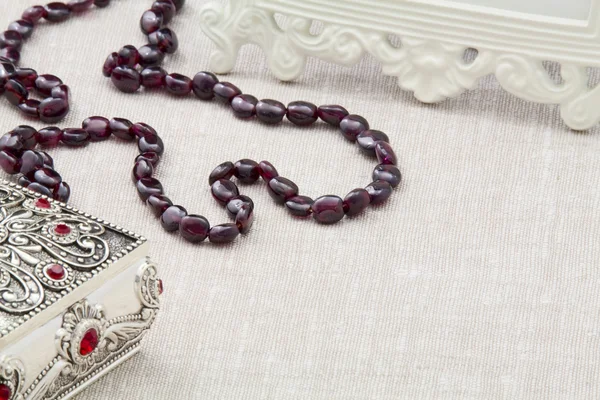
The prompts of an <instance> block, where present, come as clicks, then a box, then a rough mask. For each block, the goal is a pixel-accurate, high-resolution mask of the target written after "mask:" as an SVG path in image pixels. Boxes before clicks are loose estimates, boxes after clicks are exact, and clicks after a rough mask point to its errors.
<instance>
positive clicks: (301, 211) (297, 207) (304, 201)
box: [285, 196, 313, 218]
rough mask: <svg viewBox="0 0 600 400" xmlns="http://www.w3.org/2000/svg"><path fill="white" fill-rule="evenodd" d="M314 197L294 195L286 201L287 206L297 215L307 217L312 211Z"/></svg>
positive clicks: (291, 212)
mask: <svg viewBox="0 0 600 400" xmlns="http://www.w3.org/2000/svg"><path fill="white" fill-rule="evenodd" d="M312 204H313V199H311V198H310V197H308V196H294V197H291V198H290V199H288V200H287V201H286V202H285V208H287V209H288V211H289V212H290V214H292V215H293V216H295V217H301V218H305V217H308V216H310V214H311V213H312V209H311V207H312Z"/></svg>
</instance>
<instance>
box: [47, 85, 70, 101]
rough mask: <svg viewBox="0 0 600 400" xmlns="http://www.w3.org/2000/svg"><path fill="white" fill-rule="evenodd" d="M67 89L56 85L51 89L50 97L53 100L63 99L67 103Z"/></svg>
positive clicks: (68, 91)
mask: <svg viewBox="0 0 600 400" xmlns="http://www.w3.org/2000/svg"><path fill="white" fill-rule="evenodd" d="M69 93H70V90H69V87H68V86H67V85H58V86H55V87H53V88H52V90H51V91H50V96H52V97H54V98H55V99H63V100H65V101H69Z"/></svg>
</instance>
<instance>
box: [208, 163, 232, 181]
mask: <svg viewBox="0 0 600 400" xmlns="http://www.w3.org/2000/svg"><path fill="white" fill-rule="evenodd" d="M234 169H235V166H234V165H233V163H232V162H231V161H225V162H224V163H221V164H219V165H217V166H216V168H215V169H213V170H212V172H211V173H210V175H209V176H208V184H209V185H212V184H213V183H215V182H216V181H218V180H219V179H229V178H231V177H232V176H233V170H234Z"/></svg>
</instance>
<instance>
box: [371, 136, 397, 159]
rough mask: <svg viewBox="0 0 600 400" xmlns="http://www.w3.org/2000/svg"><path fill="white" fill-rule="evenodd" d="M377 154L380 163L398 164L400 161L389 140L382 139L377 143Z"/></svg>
mask: <svg viewBox="0 0 600 400" xmlns="http://www.w3.org/2000/svg"><path fill="white" fill-rule="evenodd" d="M375 154H376V155H377V160H378V161H379V163H380V164H391V165H396V164H397V163H398V159H397V158H396V154H395V153H394V150H393V149H392V146H390V144H389V143H387V142H384V141H381V140H380V141H379V142H377V143H375Z"/></svg>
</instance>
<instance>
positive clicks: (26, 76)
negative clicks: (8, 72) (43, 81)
mask: <svg viewBox="0 0 600 400" xmlns="http://www.w3.org/2000/svg"><path fill="white" fill-rule="evenodd" d="M37 77H38V74H37V72H36V71H35V70H34V69H31V68H19V69H17V70H16V71H15V73H14V74H13V75H12V77H11V78H12V79H14V80H15V81H17V82H20V83H21V84H22V85H23V86H25V87H26V88H31V87H33V86H34V85H35V80H36V79H37Z"/></svg>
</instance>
